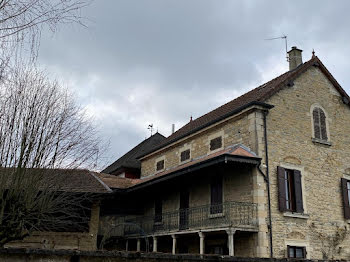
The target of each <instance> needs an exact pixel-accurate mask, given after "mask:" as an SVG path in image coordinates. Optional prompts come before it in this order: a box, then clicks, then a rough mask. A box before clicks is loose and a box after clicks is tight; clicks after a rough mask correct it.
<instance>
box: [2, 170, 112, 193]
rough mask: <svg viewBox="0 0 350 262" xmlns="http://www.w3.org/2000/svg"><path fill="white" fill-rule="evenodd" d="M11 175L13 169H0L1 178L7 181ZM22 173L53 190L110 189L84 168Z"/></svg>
mask: <svg viewBox="0 0 350 262" xmlns="http://www.w3.org/2000/svg"><path fill="white" fill-rule="evenodd" d="M13 175H14V169H9V168H2V169H0V176H4V177H2V178H6V181H9V180H8V179H9V178H10V179H11V177H13ZM24 175H25V176H27V177H28V178H34V179H35V176H36V177H37V179H38V180H40V183H39V185H38V186H39V187H42V188H48V187H51V188H52V189H54V190H60V191H66V192H81V193H83V192H85V193H109V192H111V191H112V190H111V189H110V188H109V187H108V186H107V185H106V184H104V182H102V180H101V179H99V178H98V177H97V176H96V173H94V172H91V171H88V170H85V169H26V170H25V174H24ZM1 181H5V179H4V180H1ZM34 181H35V180H34ZM28 182H30V180H28ZM35 182H36V181H35ZM8 183H10V182H8Z"/></svg>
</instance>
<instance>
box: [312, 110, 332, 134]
mask: <svg viewBox="0 0 350 262" xmlns="http://www.w3.org/2000/svg"><path fill="white" fill-rule="evenodd" d="M312 117H313V123H314V137H315V138H316V139H320V140H323V141H327V140H328V136H327V124H326V123H327V121H326V114H325V113H324V111H323V110H322V109H321V108H319V107H315V108H314V110H313V111H312Z"/></svg>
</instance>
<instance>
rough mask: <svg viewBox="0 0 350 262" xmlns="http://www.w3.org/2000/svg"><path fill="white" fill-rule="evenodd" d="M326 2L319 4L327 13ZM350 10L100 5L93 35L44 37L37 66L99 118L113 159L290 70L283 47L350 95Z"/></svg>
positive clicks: (109, 0) (112, 0)
mask: <svg viewBox="0 0 350 262" xmlns="http://www.w3.org/2000/svg"><path fill="white" fill-rule="evenodd" d="M320 2H321V4H320ZM349 5H350V3H348V2H347V1H340V2H339V3H337V4H334V3H333V2H326V1H293V2H290V1H277V0H276V1H246V0H244V1H243V0H242V1H224V0H222V1H221V0H220V1H209V0H208V1H203V0H191V1H179V0H176V1H175V0H173V1H170V0H167V1H164V0H148V1H136V0H118V1H116V0H104V1H101V0H95V1H94V2H93V3H92V4H91V6H89V7H88V8H87V9H86V10H84V12H83V15H85V16H86V17H88V18H89V19H90V21H88V22H87V24H88V28H87V29H84V28H81V27H77V26H74V27H65V28H62V30H61V31H60V32H58V34H56V35H55V36H54V37H52V36H50V35H45V34H44V35H43V41H42V44H41V52H40V62H41V63H42V64H43V65H45V66H47V67H48V68H49V70H51V71H54V72H55V73H56V74H57V75H59V76H61V78H63V79H64V81H67V82H68V84H70V85H71V86H72V89H74V90H75V91H76V93H77V95H78V97H79V100H80V101H81V103H83V104H85V105H87V106H88V107H89V108H90V111H91V112H92V114H96V116H97V117H96V119H97V120H96V123H97V124H98V125H99V126H101V127H102V129H103V130H104V131H103V135H104V136H106V137H110V138H111V150H110V155H112V156H114V157H116V156H117V155H121V154H123V153H125V152H126V151H127V150H129V149H130V148H131V147H132V146H134V145H136V144H137V143H138V142H140V141H141V140H142V139H144V138H145V136H147V135H148V130H147V129H146V128H147V125H148V124H149V123H154V125H155V126H157V127H158V128H159V131H161V132H162V133H164V134H165V135H169V134H170V128H171V124H172V123H176V125H177V127H180V125H182V124H184V123H186V122H187V121H189V117H190V115H193V116H194V117H198V116H200V115H201V114H204V113H206V112H208V111H209V110H211V109H213V108H215V107H217V106H219V105H221V104H222V103H224V102H227V101H229V100H231V99H233V98H234V97H236V96H238V95H240V94H242V93H243V92H246V91H247V90H249V89H250V88H253V87H255V86H257V85H259V84H261V83H262V81H264V80H269V79H268V78H269V77H270V76H271V77H272V76H276V75H277V74H279V73H282V72H283V71H286V70H287V69H288V65H287V63H286V62H285V49H284V42H283V41H282V40H274V41H266V40H264V39H266V38H269V37H275V36H281V35H282V34H287V35H288V41H289V46H291V45H297V46H298V47H300V48H302V49H304V60H307V59H309V58H310V57H311V51H312V48H315V50H316V54H317V55H319V57H320V58H321V59H322V61H324V63H325V64H326V66H327V67H328V68H329V69H330V71H331V72H332V73H333V75H334V76H335V77H336V78H337V79H338V81H339V82H340V83H341V84H342V85H343V87H344V88H345V89H346V90H347V91H349V90H350V89H349V88H348V86H349V84H348V83H349V82H350V76H348V74H347V71H348V70H347V67H348V61H347V59H346V54H348V53H349V41H350V34H349V33H348V28H349V24H350V21H349V19H350V18H349V17H348V15H347V10H348V9H349Z"/></svg>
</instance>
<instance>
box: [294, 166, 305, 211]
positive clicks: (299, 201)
mask: <svg viewBox="0 0 350 262" xmlns="http://www.w3.org/2000/svg"><path fill="white" fill-rule="evenodd" d="M293 171H294V190H295V204H296V211H297V212H298V213H303V212H304V207H303V193H302V189H301V173H300V171H299V170H293Z"/></svg>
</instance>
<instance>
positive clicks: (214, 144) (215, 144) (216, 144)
mask: <svg viewBox="0 0 350 262" xmlns="http://www.w3.org/2000/svg"><path fill="white" fill-rule="evenodd" d="M221 147H222V137H221V136H219V137H217V138H214V139H212V140H210V150H215V149H218V148H221Z"/></svg>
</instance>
